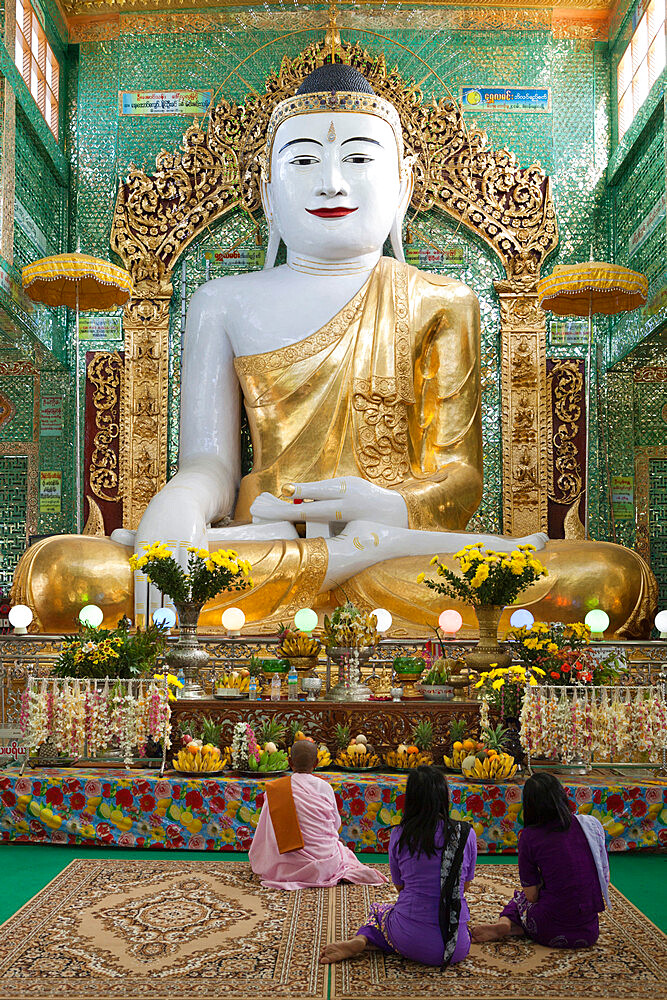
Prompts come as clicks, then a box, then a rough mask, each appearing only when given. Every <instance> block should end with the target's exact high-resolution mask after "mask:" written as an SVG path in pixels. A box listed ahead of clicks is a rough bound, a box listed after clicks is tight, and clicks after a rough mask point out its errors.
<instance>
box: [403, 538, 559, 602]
mask: <svg viewBox="0 0 667 1000" xmlns="http://www.w3.org/2000/svg"><path fill="white" fill-rule="evenodd" d="M534 551H535V546H534V545H519V546H518V547H517V548H516V549H514V550H513V551H512V552H494V551H493V550H492V549H485V548H484V547H483V545H482V543H481V542H475V544H474V545H466V546H465V547H464V548H463V549H462V550H461V551H460V552H457V553H456V555H455V556H454V558H455V559H456V560H457V562H458V564H459V566H460V570H461V574H460V575H459V574H458V573H454V572H453V571H452V570H451V569H449V567H448V566H445V565H444V564H443V563H441V562H440V559H439V558H438V556H433V558H432V559H431V562H430V565H431V566H435V567H436V568H437V574H438V576H439V577H441V580H430V579H426V574H425V573H420V574H419V576H418V577H417V582H418V583H423V584H425V585H426V586H427V587H429V588H430V589H431V590H435V591H437V593H439V594H444V595H445V596H446V597H453V598H458V599H459V600H460V601H464V602H465V603H466V604H472V605H473V606H479V605H482V604H496V605H502V606H505V605H508V604H512V603H513V602H514V601H515V600H516V599H517V597H518V596H519V594H521V593H522V592H523V591H524V590H525V589H526V588H527V587H529V586H530V585H531V583H534V582H535V580H539V578H540V577H542V576H547V570H546V569H545V567H544V566H543V565H542V563H541V562H540V561H539V560H538V559H536V558H535V557H534V556H533V554H532V553H533V552H534Z"/></svg>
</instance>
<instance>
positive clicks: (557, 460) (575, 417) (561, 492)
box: [547, 359, 584, 537]
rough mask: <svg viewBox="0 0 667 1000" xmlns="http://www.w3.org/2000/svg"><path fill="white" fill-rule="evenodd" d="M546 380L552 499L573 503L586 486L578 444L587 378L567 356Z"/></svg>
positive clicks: (553, 368)
mask: <svg viewBox="0 0 667 1000" xmlns="http://www.w3.org/2000/svg"><path fill="white" fill-rule="evenodd" d="M547 381H548V385H549V389H550V393H549V395H550V399H551V401H552V406H550V407H549V417H550V421H551V428H550V431H549V441H550V447H551V452H552V455H551V461H550V462H549V500H551V501H553V502H554V503H562V504H567V505H568V506H570V507H571V506H572V504H574V503H575V502H576V501H578V499H579V497H580V496H581V494H582V492H583V488H584V487H583V480H582V476H581V464H580V462H579V452H578V449H577V446H576V444H575V441H576V437H577V433H578V431H579V421H580V420H581V413H582V410H581V404H582V393H583V388H584V379H583V374H582V372H581V368H580V366H579V364H578V363H577V362H576V361H572V360H569V359H568V360H562V361H556V362H554V365H553V367H552V369H551V371H550V372H549V375H548V376H547ZM552 407H553V417H552V416H551V412H552ZM554 419H555V422H556V429H555V431H554V429H553V421H554ZM577 537H578V536H577Z"/></svg>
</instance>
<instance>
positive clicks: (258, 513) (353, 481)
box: [250, 476, 408, 528]
mask: <svg viewBox="0 0 667 1000" xmlns="http://www.w3.org/2000/svg"><path fill="white" fill-rule="evenodd" d="M283 495H284V496H289V497H290V498H291V499H289V500H280V499H279V498H278V497H274V496H272V494H271V493H260V495H259V496H258V497H257V499H256V500H255V501H254V502H253V504H252V506H251V508H250V513H251V514H252V516H253V519H254V518H257V519H259V520H262V521H274V520H278V521H292V522H294V521H315V522H318V523H320V524H322V523H329V522H331V521H342V522H343V523H345V524H346V523H347V522H348V521H355V520H359V519H362V520H366V521H377V522H378V523H380V524H387V525H392V526H393V527H397V528H407V527H408V510H407V507H406V505H405V500H404V499H403V497H402V496H401V495H400V493H396V492H395V491H394V490H387V489H385V488H384V487H383V486H376V485H375V484H374V483H369V482H368V480H366V479H360V478H357V477H356V476H340V477H339V478H338V479H323V480H322V481H321V482H316V483H286V484H285V485H284V486H283ZM294 500H304V501H306V502H305V503H298V504H295V503H294V502H293V501H294Z"/></svg>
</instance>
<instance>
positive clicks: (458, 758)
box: [443, 739, 482, 771]
mask: <svg viewBox="0 0 667 1000" xmlns="http://www.w3.org/2000/svg"><path fill="white" fill-rule="evenodd" d="M481 749H482V744H481V743H477V742H476V741H475V740H471V739H467V740H463V742H461V741H460V740H456V741H455V742H454V746H453V748H452V756H451V757H443V760H444V762H445V767H448V768H449V770H450V771H460V770H461V768H462V766H463V761H464V760H465V759H466V758H467V757H470V755H471V754H473V755H474V754H475V752H476V751H477V750H481Z"/></svg>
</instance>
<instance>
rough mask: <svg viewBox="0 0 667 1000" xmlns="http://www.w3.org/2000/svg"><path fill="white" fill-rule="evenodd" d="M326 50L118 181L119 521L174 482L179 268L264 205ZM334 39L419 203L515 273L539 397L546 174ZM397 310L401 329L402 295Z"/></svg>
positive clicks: (540, 470) (505, 312)
mask: <svg viewBox="0 0 667 1000" xmlns="http://www.w3.org/2000/svg"><path fill="white" fill-rule="evenodd" d="M330 38H331V36H330ZM331 48H332V46H331V43H330V41H328V40H325V41H321V42H316V43H314V44H312V45H309V46H308V47H307V48H306V49H304V51H303V52H302V53H300V54H299V55H297V56H296V57H294V58H292V59H290V58H289V57H284V58H283V61H282V63H281V66H280V70H279V72H278V73H272V74H270V75H269V76H268V78H267V81H266V87H265V92H264V93H263V94H251V95H250V96H249V97H248V98H247V100H246V102H245V104H243V105H239V104H235V103H234V102H229V101H227V100H226V99H224V98H222V99H221V100H220V101H219V103H218V104H217V105H216V106H215V107H214V108H213V109H212V110H211V112H210V115H209V117H208V124H207V127H206V130H205V131H204V130H203V129H202V128H201V127H200V125H199V124H198V123H197V122H195V123H193V125H192V126H190V128H188V129H187V131H186V133H185V135H184V137H183V140H182V143H181V147H180V149H179V150H178V151H176V152H173V153H169V152H167V151H164V150H163V151H162V152H161V153H160V154H159V156H158V157H157V160H156V171H155V173H154V174H153V175H150V176H149V175H148V174H146V173H145V172H144V171H143V170H140V169H139V168H137V167H136V166H134V165H131V167H130V169H129V174H128V177H127V180H126V182H125V183H123V184H121V186H120V189H119V193H118V198H117V201H116V206H115V210H114V220H113V227H112V234H111V245H112V248H113V249H114V250H115V251H116V253H118V255H119V256H120V257H121V259H122V260H123V263H124V265H125V267H126V268H127V269H128V270H129V271H130V273H131V274H132V277H133V279H134V293H133V294H134V298H133V299H132V300H131V302H130V303H129V305H128V306H127V308H126V311H125V338H126V339H125V379H124V386H123V392H122V420H121V481H122V483H123V523H124V524H125V525H126V526H127V527H136V526H137V524H138V521H139V519H140V517H141V514H142V513H143V510H144V509H145V506H146V504H147V503H148V501H149V500H150V499H151V497H152V496H153V495H154V493H155V492H157V490H159V489H160V488H161V487H162V486H163V485H164V483H165V481H166V471H167V393H168V364H167V354H168V324H169V319H168V308H169V298H170V296H171V283H170V282H171V274H172V271H173V268H174V266H175V264H176V262H177V260H178V258H179V257H180V255H181V254H182V253H183V252H184V250H185V249H186V248H187V247H188V246H189V244H190V243H191V242H192V241H193V240H195V239H196V238H197V237H198V236H199V235H200V234H201V233H202V232H203V231H204V229H205V228H206V227H207V226H209V225H210V224H211V223H212V222H214V221H216V220H217V219H219V218H221V217H222V216H224V215H225V213H227V212H228V211H230V210H231V209H232V208H234V207H236V206H241V207H243V208H244V209H245V210H246V211H248V212H250V213H252V212H255V211H258V210H259V209H260V197H259V180H260V156H261V153H262V151H263V147H264V143H265V137H266V130H267V125H268V122H269V118H270V116H271V113H272V111H273V108H274V107H275V105H276V104H277V103H278V102H279V101H281V100H283V99H284V98H286V97H288V96H292V95H293V94H294V93H295V91H296V89H297V88H298V86H299V84H300V83H301V82H302V80H303V79H304V78H305V77H306V76H307V75H308V73H310V72H311V70H313V69H314V68H316V67H317V66H319V65H321V64H322V63H323V62H324V60H325V59H326V58H327V57H328V56H330V54H331ZM335 49H336V56H337V58H341V59H343V60H344V61H345V62H346V63H348V64H350V65H352V66H354V67H356V68H357V69H359V70H360V71H361V72H362V73H363V74H364V76H365V77H366V78H367V79H368V80H369V82H370V83H371V85H372V86H373V88H374V89H375V91H376V92H377V93H378V94H379V95H380V96H381V97H384V98H386V99H387V100H389V101H390V102H391V103H392V104H393V105H394V106H395V107H396V108H397V110H398V113H399V116H400V118H401V124H402V129H403V136H404V140H405V147H406V154H407V155H409V156H412V157H414V158H415V187H414V193H413V198H412V203H411V204H412V209H413V210H414V211H415V212H423V211H427V210H429V209H433V208H438V209H440V210H441V211H443V212H445V213H446V214H448V215H450V216H451V217H453V218H454V219H457V220H459V221H460V222H461V223H462V224H463V225H464V226H465V227H467V228H468V229H470V230H471V231H472V232H473V233H475V235H477V236H478V237H479V238H480V239H482V240H483V241H484V242H485V243H486V244H487V245H488V246H489V247H490V248H491V249H492V250H493V252H494V253H495V254H496V255H497V256H498V257H499V259H500V260H501V261H502V263H503V266H504V268H505V271H506V273H507V280H506V281H505V282H498V283H497V284H496V287H497V289H498V291H499V294H500V295H501V314H502V317H503V327H502V334H503V345H504V346H503V351H505V341H506V340H507V345H508V350H509V339H508V338H507V337H506V336H505V333H506V331H515V330H520V329H523V330H524V331H526V336H527V337H528V339H527V340H526V343H527V344H529V347H528V349H529V350H530V351H531V353H532V356H533V364H534V370H535V374H536V378H537V381H536V382H535V384H533V382H531V379H530V377H529V375H528V370H527V369H524V374H523V381H522V380H521V378H520V379H519V382H518V384H519V385H520V386H521V387H522V388H527V387H532V388H534V389H535V391H536V392H537V393H538V395H539V392H540V391H542V390H544V389H545V388H546V385H545V380H544V378H543V374H544V368H545V353H546V347H545V337H544V314H543V313H542V312H541V310H540V309H539V307H538V305H537V299H536V295H535V285H536V282H537V279H538V278H539V274H540V268H541V265H542V263H543V261H544V260H545V258H546V257H547V255H548V254H549V253H551V251H552V250H553V249H554V248H555V247H556V245H557V243H558V232H557V226H556V216H555V211H554V207H553V202H552V200H551V195H550V191H549V180H548V178H547V177H546V175H545V174H544V172H543V171H542V169H541V168H540V167H539V166H537V165H533V166H530V167H527V168H524V167H521V166H519V165H518V164H517V162H516V159H515V157H514V155H513V154H512V153H511V152H508V151H507V150H493V149H491V148H490V145H489V142H488V139H487V136H486V134H485V133H484V132H483V131H481V130H480V129H479V128H477V127H476V126H467V125H466V123H465V121H464V119H463V115H462V112H461V109H460V107H459V106H458V105H457V104H456V103H455V102H454V101H453V100H451V99H449V98H447V99H441V100H439V101H435V100H432V101H431V102H430V103H424V101H423V98H422V94H421V92H420V91H419V90H418V89H417V88H416V87H415V86H414V84H412V83H406V82H405V81H404V80H403V79H402V78H401V76H400V74H399V73H398V70H397V69H392V70H388V69H387V66H386V63H385V58H384V56H383V55H374V54H371V53H369V52H368V51H367V50H365V49H364V48H362V47H361V46H360V45H358V44H356V45H350V44H349V43H347V42H345V41H342V42H339V41H338V40H336V44H335ZM399 277H400V276H399ZM398 291H399V292H400V289H398ZM400 299H401V295H400V294H399V295H398V296H397V300H400ZM397 305H400V302H398V303H397ZM397 316H398V324H397V336H398V337H399V340H400V337H401V333H402V331H401V315H400V310H399V309H398V307H397ZM399 348H400V343H399ZM515 348H516V353H517V357H518V359H519V365H520V364H521V352H522V351H523V350H524V348H523V346H522V344H521V343H520V342H517V343H516V344H513V346H512V351H514V349H515ZM401 357H402V354H401V351H400V350H399V351H398V353H397V366H398V367H397V379H398V385H397V390H398V393H399V396H400V397H401V398H402V399H405V398H406V396H405V392H406V390H407V389H408V388H409V379H410V376H411V373H409V372H407V371H406V372H403V371H402V370H400V359H401ZM505 369H506V377H505V378H504V381H503V393H504V395H506V396H507V400H508V401H509V408H510V410H512V408H515V407H516V406H517V401H514V400H512V399H511V396H512V392H513V389H512V386H513V381H512V378H511V375H510V370H511V363H510V357H509V354H508V356H507V358H506V362H505ZM504 405H505V404H504ZM530 405H531V406H533V408H534V411H535V434H536V450H535V455H534V456H533V457H534V459H535V461H534V463H526V462H524V461H521V462H519V463H518V464H517V465H516V468H514V469H513V470H512V466H511V460H510V464H507V463H506V477H507V478H506V483H505V485H506V492H507V493H508V495H510V500H509V501H508V503H510V504H511V503H512V502H513V501H512V500H511V496H513V491H519V492H521V493H522V495H523V498H522V500H521V502H520V504H519V507H520V509H521V511H522V514H521V517H520V518H519V520H520V521H521V523H522V524H524V525H525V531H532V530H536V529H537V528H543V527H545V526H546V490H543V491H542V492H543V495H544V505H545V506H544V511H542V509H541V507H540V503H541V501H536V502H533V501H532V500H530V501H528V499H527V497H528V494H527V493H526V488H527V484H528V481H529V478H530V476H533V475H535V476H536V477H537V483H538V487H539V488H541V487H542V485H543V483H544V484H545V483H546V480H545V475H546V464H545V456H546V426H545V421H544V415H545V414H544V395H542V397H541V401H540V402H539V404H538V401H537V400H536V401H535V403H534V404H533V403H532V402H531V404H530ZM508 417H509V413H508ZM509 426H511V425H510V424H507V423H506V424H505V427H506V428H507V427H509ZM518 444H519V443H517V445H518ZM369 446H370V442H369ZM383 447H384V445H383ZM521 447H523V448H525V447H526V445H525V443H524V444H522V445H521ZM518 454H519V453H518V452H517V455H518ZM521 454H523V452H522V453H521ZM533 469H535V470H536V472H535V473H533V471H532V470H533ZM515 473H516V475H515ZM520 486H521V489H520V490H519V487H520ZM530 496H532V491H531V492H530ZM517 509H518V508H517ZM511 522H512V518H511V517H510V518H509V523H511ZM509 523H508V521H507V520H506V524H505V528H506V530H513V529H512V528H511V527H509Z"/></svg>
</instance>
